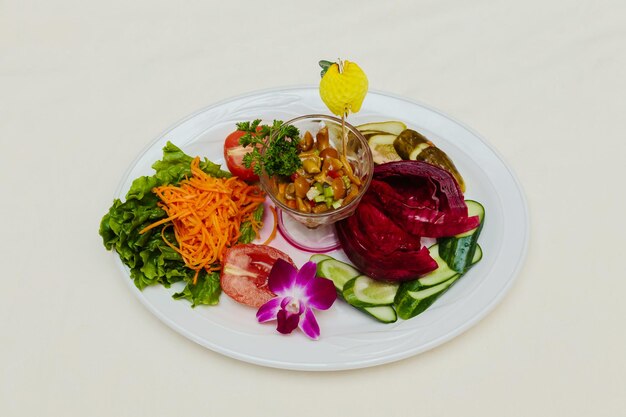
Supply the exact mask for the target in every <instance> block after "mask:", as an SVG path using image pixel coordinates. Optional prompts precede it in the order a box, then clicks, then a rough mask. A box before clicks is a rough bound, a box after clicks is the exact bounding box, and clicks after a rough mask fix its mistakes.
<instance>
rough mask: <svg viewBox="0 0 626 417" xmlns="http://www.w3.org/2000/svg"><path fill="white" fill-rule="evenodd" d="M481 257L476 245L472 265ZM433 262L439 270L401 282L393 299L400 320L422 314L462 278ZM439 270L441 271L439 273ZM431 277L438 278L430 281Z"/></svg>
mask: <svg viewBox="0 0 626 417" xmlns="http://www.w3.org/2000/svg"><path fill="white" fill-rule="evenodd" d="M435 246H437V245H433V246H431V247H430V248H428V250H429V251H431V256H433V255H437V253H436V248H435ZM482 257H483V250H482V248H481V247H480V246H479V245H476V250H475V252H474V257H473V258H472V265H474V264H475V263H477V262H479V261H480V260H481V259H482ZM435 260H436V261H437V263H438V264H439V268H437V269H436V270H434V271H433V272H431V273H430V274H428V275H425V276H423V277H422V278H420V279H416V280H414V281H408V282H403V283H402V284H401V285H400V288H399V289H398V293H397V294H396V298H395V299H394V305H395V307H396V311H397V312H398V316H400V318H402V319H404V320H407V319H410V318H411V317H415V316H417V315H418V314H420V313H422V312H423V311H424V310H426V309H427V308H428V307H430V306H431V305H432V304H433V303H434V302H435V301H436V300H437V299H438V298H439V297H440V296H441V295H442V294H443V293H444V292H446V291H447V290H448V288H450V286H452V284H454V282H456V281H457V280H458V279H459V278H460V277H461V276H462V275H461V274H458V273H455V272H454V271H453V270H452V269H450V267H449V266H448V265H447V264H446V263H445V262H444V261H443V260H441V259H440V258H438V257H437V258H435ZM439 262H441V263H439ZM440 269H441V271H439V270H440ZM450 273H452V275H450ZM433 277H439V278H438V279H432V278H433ZM445 277H448V278H447V279H443V280H441V278H445ZM424 279H426V281H424Z"/></svg>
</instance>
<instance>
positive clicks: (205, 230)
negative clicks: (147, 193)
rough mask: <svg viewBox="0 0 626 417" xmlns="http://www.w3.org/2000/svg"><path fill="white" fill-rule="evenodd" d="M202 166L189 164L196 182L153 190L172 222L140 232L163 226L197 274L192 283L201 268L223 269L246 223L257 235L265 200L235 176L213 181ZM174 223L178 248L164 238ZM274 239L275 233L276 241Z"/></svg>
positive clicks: (155, 223) (152, 225)
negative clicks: (256, 215)
mask: <svg viewBox="0 0 626 417" xmlns="http://www.w3.org/2000/svg"><path fill="white" fill-rule="evenodd" d="M199 164H200V158H195V159H194V160H193V161H192V163H191V174H192V177H191V178H187V179H184V180H183V181H181V182H180V184H179V185H177V186H175V185H164V186H161V187H156V188H154V189H153V190H152V191H153V192H154V193H155V194H156V195H157V196H158V197H159V199H160V200H161V201H160V202H159V207H161V208H162V209H163V210H165V212H166V213H167V215H168V217H167V218H165V219H161V220H158V221H156V222H154V223H152V224H151V225H149V226H148V227H146V228H144V229H143V230H142V231H141V232H140V233H145V232H147V231H148V230H150V229H153V228H155V227H157V226H160V225H162V224H165V226H164V227H163V229H162V230H161V237H162V238H163V241H164V242H165V243H166V244H167V245H168V246H170V247H171V248H172V249H173V250H175V251H176V252H178V253H179V254H180V255H181V256H182V257H183V260H184V261H185V264H186V265H187V266H188V267H189V268H191V269H193V270H195V271H196V275H195V276H194V280H193V282H194V284H195V283H196V282H197V279H198V274H199V272H200V271H201V270H202V269H205V270H206V271H207V272H211V271H217V270H219V269H220V265H221V263H222V258H223V256H224V252H225V251H226V249H228V248H229V247H230V246H232V245H234V244H235V243H237V240H238V239H239V237H240V231H239V229H240V226H241V224H242V223H244V222H246V221H249V222H250V225H251V226H252V230H254V232H255V233H256V234H257V235H258V233H259V230H260V228H261V224H260V223H259V222H257V221H255V220H254V217H253V213H254V210H255V209H256V208H257V207H258V206H259V205H260V204H263V202H264V201H265V195H264V194H263V191H261V189H260V188H259V187H258V186H254V185H248V184H246V183H245V182H244V181H242V180H240V179H238V178H236V177H232V178H228V179H225V178H215V177H211V176H210V175H208V174H206V173H205V172H204V171H202V170H201V169H200V167H199ZM272 209H273V208H272ZM274 217H276V213H274ZM170 224H171V225H172V226H173V227H174V236H175V237H176V243H178V245H175V244H174V243H172V242H169V241H168V240H167V239H166V238H165V229H166V228H167V227H168V226H170ZM274 228H276V226H274ZM275 234H276V233H275V231H274V232H272V238H273V236H274V235H275Z"/></svg>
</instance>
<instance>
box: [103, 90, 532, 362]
mask: <svg viewBox="0 0 626 417" xmlns="http://www.w3.org/2000/svg"><path fill="white" fill-rule="evenodd" d="M310 89H315V90H317V89H318V86H316V85H313V84H303V85H290V86H283V87H273V88H266V89H259V90H255V91H250V92H247V93H243V94H239V95H235V96H232V97H228V98H225V99H222V100H219V101H217V102H215V103H212V104H210V105H208V106H205V107H202V108H200V109H198V110H196V111H194V112H192V113H191V114H189V115H187V116H185V117H183V118H181V119H179V120H178V121H176V122H174V123H173V124H171V125H169V126H168V127H167V128H166V129H164V130H162V131H161V132H160V133H159V134H158V135H157V136H155V137H154V138H153V139H152V140H151V141H149V142H148V143H147V144H146V145H145V146H144V147H143V148H142V149H141V150H140V151H139V153H138V154H137V155H136V157H135V158H133V160H132V161H131V163H130V164H129V165H128V167H127V168H126V170H125V171H124V173H123V174H122V176H121V179H120V180H119V183H118V185H117V187H116V189H115V196H123V195H125V193H124V192H123V190H124V185H125V183H126V180H127V179H128V178H129V176H130V173H131V172H132V170H133V169H134V167H135V166H136V165H137V163H138V162H139V161H140V160H141V159H142V157H143V156H144V155H145V154H146V153H147V152H148V151H149V150H150V149H151V148H152V147H153V146H154V145H155V144H156V143H158V142H159V141H161V140H162V139H163V138H164V137H165V136H166V135H168V134H169V133H170V132H172V131H173V130H174V129H176V128H178V127H179V126H181V125H183V124H184V123H186V122H188V121H189V120H191V119H193V118H195V117H197V116H198V115H200V114H203V113H205V112H207V111H209V110H211V109H213V108H216V107H220V106H222V105H224V104H227V103H230V102H233V101H237V100H241V99H245V98H247V97H254V96H258V95H263V94H272V93H285V92H289V91H292V90H310ZM369 92H370V93H373V94H377V95H380V96H384V97H389V98H392V99H395V100H400V101H403V102H406V103H407V104H410V105H416V106H419V107H422V108H424V109H426V110H428V111H431V112H433V113H435V114H437V115H439V116H440V117H443V118H444V119H448V120H450V121H451V122H453V123H455V124H457V125H458V126H460V127H461V128H463V129H465V130H467V131H468V132H469V133H471V134H472V135H473V136H474V137H475V138H476V139H478V140H479V141H481V142H482V143H483V145H484V146H486V147H487V148H488V149H489V151H491V152H492V153H493V155H494V156H495V157H496V158H497V159H498V160H499V162H500V163H501V164H502V166H503V167H504V168H505V169H506V171H507V172H508V174H509V175H510V177H511V179H512V181H513V183H514V184H515V186H516V191H517V194H518V195H519V198H520V200H521V203H522V204H521V209H522V213H523V218H524V220H525V222H524V223H525V224H524V228H523V232H524V236H523V242H522V246H521V252H520V256H519V257H518V259H517V262H516V264H515V266H514V268H513V269H512V271H511V273H510V278H509V279H508V281H507V282H506V283H505V285H503V286H502V288H501V289H500V291H499V292H498V293H497V294H496V295H495V296H494V297H493V298H492V299H491V301H490V302H489V303H488V304H486V305H485V306H483V308H482V309H481V310H480V311H479V312H478V313H476V314H474V315H473V316H471V317H470V318H469V319H468V320H466V321H465V322H464V323H463V324H462V325H460V326H457V327H456V328H454V329H453V330H451V331H449V332H447V333H445V334H444V335H441V336H439V337H437V338H435V339H432V340H430V341H428V342H426V343H423V344H422V345H420V346H419V347H417V348H414V349H406V350H403V351H401V352H396V353H394V354H390V355H385V356H381V357H374V358H370V359H367V360H361V361H350V362H348V363H344V366H339V365H326V366H325V365H322V364H315V363H313V364H312V363H298V364H295V363H293V362H282V361H279V360H269V359H264V358H258V357H254V356H251V355H248V354H244V353H241V352H238V351H233V350H231V349H228V348H223V347H221V346H220V345H219V344H216V343H214V342H210V341H208V340H206V339H204V338H202V337H200V336H199V335H196V334H195V333H193V332H191V331H189V330H187V329H186V328H184V327H181V326H179V325H178V324H177V323H176V322H174V321H173V320H172V319H171V318H170V317H168V316H167V315H165V314H163V313H162V312H161V311H159V310H158V309H157V308H156V306H154V305H153V304H152V303H150V302H148V300H147V298H146V297H144V296H142V292H141V291H139V290H138V289H137V288H136V287H135V285H134V282H133V281H132V280H131V279H129V276H128V273H127V270H126V266H125V265H124V264H123V263H122V261H121V259H120V257H119V256H118V255H117V254H116V253H115V251H112V253H111V255H112V256H113V257H114V258H115V260H116V262H117V264H118V266H119V267H120V270H121V271H122V275H124V281H125V282H126V283H127V285H129V286H130V288H131V292H132V293H133V294H134V295H135V297H136V298H138V299H139V301H140V302H141V304H142V305H143V306H144V307H146V308H147V309H148V311H150V312H151V313H152V314H153V315H154V316H156V317H157V318H158V319H159V320H161V321H162V322H163V323H164V324H166V325H167V326H168V327H170V328H171V329H172V330H174V331H176V332H177V333H179V334H181V335H182V336H184V337H185V338H187V339H189V340H192V341H193V342H195V343H197V344H199V345H200V346H202V347H204V348H208V349H210V350H212V351H214V352H216V353H219V354H222V355H224V356H227V357H230V358H232V359H236V360H240V361H244V362H247V363H251V364H255V365H259V366H265V367H270V368H277V369H286V370H293V371H342V370H351V369H361V368H367V367H372V366H378V365H383V364H386V363H392V362H396V361H399V360H402V359H406V358H409V357H412V356H415V355H418V354H420V353H423V352H425V351H428V350H431V349H433V348H435V347H437V346H440V345H442V344H444V343H446V342H448V341H450V340H452V339H454V338H456V337H457V336H459V335H460V334H462V333H464V332H466V331H467V330H469V329H470V328H471V327H473V326H475V325H476V324H477V323H478V322H479V321H481V320H482V319H483V318H484V317H485V316H487V315H488V314H489V313H490V312H492V311H493V310H494V309H495V307H496V306H497V305H498V304H499V303H500V302H501V301H502V300H503V298H504V296H505V295H506V294H507V293H508V292H509V290H510V289H511V287H512V286H513V284H514V282H515V281H516V280H517V279H518V277H519V275H520V273H521V271H522V269H523V267H524V264H525V261H526V258H527V255H528V246H529V241H530V232H531V219H530V211H529V206H528V200H527V198H526V193H525V190H524V188H523V186H522V184H521V182H520V181H519V178H518V176H517V174H516V173H515V171H514V170H513V168H512V167H511V166H510V165H509V164H508V163H506V161H505V159H504V158H503V157H502V155H501V154H500V152H499V151H498V150H497V149H496V148H495V147H494V146H493V145H491V143H489V142H488V141H487V140H486V139H485V138H484V137H483V136H482V135H481V134H479V133H478V132H477V131H476V130H474V129H473V128H471V127H469V126H468V125H467V124H465V123H463V122H461V121H459V120H458V119H456V118H455V117H454V116H451V115H449V114H447V113H445V112H443V111H441V110H439V109H437V108H435V107H432V106H430V105H428V104H425V103H423V102H420V101H419V100H415V99H412V98H408V97H406V96H402V95H399V94H394V93H389V92H386V91H381V90H377V89H370V90H369Z"/></svg>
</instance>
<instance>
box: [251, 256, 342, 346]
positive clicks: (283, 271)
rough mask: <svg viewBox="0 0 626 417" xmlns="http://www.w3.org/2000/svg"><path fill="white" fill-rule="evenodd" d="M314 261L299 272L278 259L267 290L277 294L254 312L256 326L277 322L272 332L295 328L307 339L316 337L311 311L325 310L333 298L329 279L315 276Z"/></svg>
mask: <svg viewBox="0 0 626 417" xmlns="http://www.w3.org/2000/svg"><path fill="white" fill-rule="evenodd" d="M316 269H317V266H316V264H315V263H314V262H307V263H305V264H304V265H303V266H302V268H300V271H298V269H297V268H295V267H294V266H293V265H291V264H290V263H289V262H285V261H283V260H282V259H278V260H277V261H276V263H274V266H273V267H272V270H271V271H270V275H269V277H268V284H269V289H270V290H271V291H272V292H273V293H274V294H276V295H277V297H275V298H272V299H271V300H269V301H268V302H267V303H265V304H263V305H262V306H261V308H259V311H257V313H256V318H257V320H259V323H265V322H267V321H270V320H278V324H277V326H276V330H278V331H279V332H280V333H283V334H288V333H291V332H292V331H293V330H294V329H295V328H296V327H299V328H300V330H302V331H303V332H304V334H306V335H307V336H308V337H310V338H311V339H317V338H319V336H320V326H319V325H318V324H317V320H316V319H315V315H314V314H313V309H317V310H328V309H329V308H330V306H332V305H333V303H334V302H335V300H336V299H337V293H336V291H335V285H334V284H333V282H332V281H331V280H328V279H326V278H319V277H316V276H315V272H316Z"/></svg>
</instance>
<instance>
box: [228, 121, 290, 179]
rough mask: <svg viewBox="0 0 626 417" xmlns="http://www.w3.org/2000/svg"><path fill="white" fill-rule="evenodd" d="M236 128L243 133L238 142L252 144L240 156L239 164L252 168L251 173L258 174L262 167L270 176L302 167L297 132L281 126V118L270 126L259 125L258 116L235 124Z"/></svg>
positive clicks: (286, 126) (288, 126)
mask: <svg viewBox="0 0 626 417" xmlns="http://www.w3.org/2000/svg"><path fill="white" fill-rule="evenodd" d="M237 130H240V131H242V132H246V133H245V135H243V136H242V137H241V138H240V139H239V144H240V145H242V146H244V147H252V151H250V152H248V153H247V154H246V155H244V157H243V164H244V165H245V166H246V168H250V167H252V169H253V170H254V173H255V174H257V175H261V173H262V171H263V170H265V172H266V173H267V175H269V176H270V177H271V176H274V175H285V176H289V175H291V174H293V173H294V172H296V170H297V169H298V168H300V167H301V166H302V161H301V160H300V157H299V156H298V141H299V140H300V139H299V138H300V131H299V130H298V128H297V127H295V126H292V125H285V124H284V123H283V122H282V121H281V120H274V122H273V123H272V125H271V126H270V125H262V124H261V119H256V120H254V121H253V122H240V123H237ZM262 149H264V151H263V152H261V150H262Z"/></svg>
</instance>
